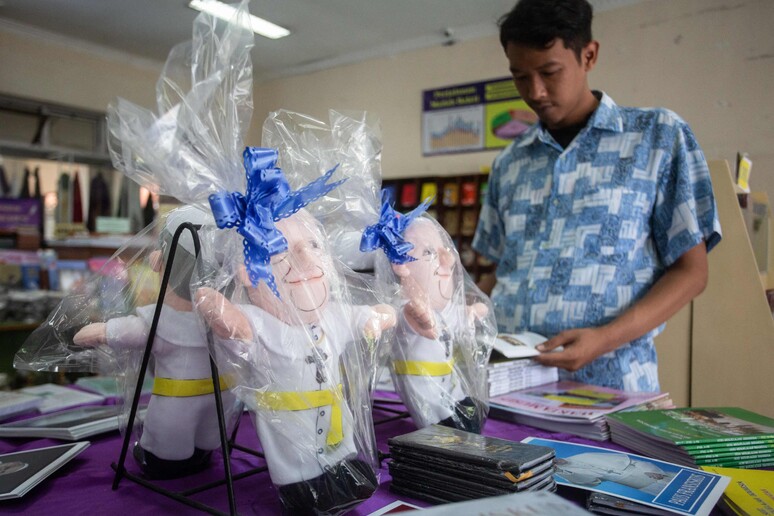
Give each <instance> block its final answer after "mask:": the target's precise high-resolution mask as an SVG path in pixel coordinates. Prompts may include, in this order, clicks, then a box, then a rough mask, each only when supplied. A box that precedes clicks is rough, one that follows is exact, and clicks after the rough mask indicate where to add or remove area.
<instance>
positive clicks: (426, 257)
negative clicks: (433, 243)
mask: <svg viewBox="0 0 774 516" xmlns="http://www.w3.org/2000/svg"><path fill="white" fill-rule="evenodd" d="M438 249H442V250H444V251H445V252H446V253H445V254H446V255H453V253H454V250H453V249H452V248H451V247H447V246H443V247H440V248H438ZM438 249H436V248H433V247H426V248H424V249H422V250H421V252H420V255H419V256H418V257H417V259H418V260H422V261H425V262H434V261H438V260H439V253H438Z"/></svg>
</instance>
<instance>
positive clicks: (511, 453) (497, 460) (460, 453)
mask: <svg viewBox="0 0 774 516" xmlns="http://www.w3.org/2000/svg"><path fill="white" fill-rule="evenodd" d="M387 444H388V445H389V447H390V450H392V449H393V448H396V449H397V450H398V452H400V453H402V454H404V455H419V456H425V455H428V456H431V457H442V458H448V459H451V460H456V461H461V462H464V463H468V464H474V465H478V466H484V467H488V468H492V469H495V470H498V471H508V472H511V473H515V472H522V471H526V470H528V469H530V468H531V467H532V466H534V465H536V464H539V463H541V462H543V461H545V460H548V459H550V458H551V457H552V456H553V450H552V449H551V448H546V447H543V446H527V445H524V444H522V443H518V442H514V441H508V440H506V439H499V438H497V437H489V436H485V435H479V434H474V433H470V432H463V431H461V430H457V429H455V428H448V427H445V426H439V425H431V426H428V427H425V428H422V429H420V430H416V431H414V432H411V433H408V434H404V435H399V436H397V437H391V438H390V439H388V440H387Z"/></svg>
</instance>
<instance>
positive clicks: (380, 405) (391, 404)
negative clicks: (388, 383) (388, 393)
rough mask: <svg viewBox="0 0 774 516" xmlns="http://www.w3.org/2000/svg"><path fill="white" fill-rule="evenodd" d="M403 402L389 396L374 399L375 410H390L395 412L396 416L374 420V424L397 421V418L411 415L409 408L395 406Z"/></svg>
mask: <svg viewBox="0 0 774 516" xmlns="http://www.w3.org/2000/svg"><path fill="white" fill-rule="evenodd" d="M402 404H403V402H402V401H400V400H391V399H388V398H374V399H373V401H372V405H373V409H374V410H381V411H382V412H390V413H392V414H395V415H394V416H389V417H385V418H383V419H380V420H378V421H377V420H374V425H381V424H383V423H389V422H390V421H395V420H396V419H403V418H407V417H409V413H408V411H407V410H405V409H403V410H401V409H399V408H395V405H402Z"/></svg>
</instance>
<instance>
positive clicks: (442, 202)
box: [383, 173, 494, 282]
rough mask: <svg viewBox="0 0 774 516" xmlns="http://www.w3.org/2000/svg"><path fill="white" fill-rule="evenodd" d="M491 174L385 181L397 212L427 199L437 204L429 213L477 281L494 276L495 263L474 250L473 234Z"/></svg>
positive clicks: (404, 210) (408, 209) (384, 185)
mask: <svg viewBox="0 0 774 516" xmlns="http://www.w3.org/2000/svg"><path fill="white" fill-rule="evenodd" d="M488 179H489V175H488V174H482V173H470V174H461V175H452V176H432V177H418V178H406V179H385V180H384V182H383V188H384V189H385V190H388V191H389V192H390V195H391V196H392V199H393V200H394V201H395V209H396V210H397V211H400V212H402V213H406V212H408V211H411V210H412V209H414V208H416V207H417V205H419V204H420V203H421V202H422V201H423V200H425V199H427V198H429V197H432V198H434V199H435V200H434V202H433V204H432V206H430V208H429V209H428V210H427V213H428V214H429V215H430V216H432V217H433V218H435V219H436V220H437V221H438V222H439V223H440V224H441V225H442V226H443V227H444V229H446V231H447V232H448V233H449V236H450V237H451V238H452V240H453V241H454V244H455V246H456V247H457V252H459V255H460V260H461V261H462V265H463V266H464V267H465V269H466V270H467V271H468V274H470V276H471V277H472V278H473V280H474V281H476V282H479V281H480V280H481V278H482V277H485V276H486V275H489V274H494V264H493V263H492V262H490V261H489V260H487V259H486V258H484V257H483V256H480V255H479V254H478V253H476V252H475V251H473V247H472V245H471V244H472V242H473V235H474V234H475V232H476V225H477V224H478V215H479V212H480V210H481V200H482V199H483V196H484V195H485V194H486V188H487V181H488Z"/></svg>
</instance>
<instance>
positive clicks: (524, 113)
mask: <svg viewBox="0 0 774 516" xmlns="http://www.w3.org/2000/svg"><path fill="white" fill-rule="evenodd" d="M536 122H537V115H535V113H534V112H533V111H532V110H531V109H530V108H529V107H527V104H526V103H525V102H524V100H522V98H521V97H520V96H519V93H518V92H517V91H516V87H515V86H514V85H513V80H512V79H511V78H510V77H504V78H500V79H492V80H489V81H482V82H472V83H468V84H458V85H455V86H446V87H444V88H436V89H432V90H425V91H423V92H422V154H423V155H425V156H433V155H437V154H449V153H454V152H476V151H483V150H491V149H502V148H504V147H505V146H506V145H508V144H509V143H510V141H511V140H512V139H514V138H515V137H517V136H518V135H520V134H521V133H523V132H524V131H526V130H527V129H529V127H531V126H532V125H533V124H535V123H536Z"/></svg>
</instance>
